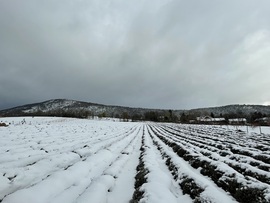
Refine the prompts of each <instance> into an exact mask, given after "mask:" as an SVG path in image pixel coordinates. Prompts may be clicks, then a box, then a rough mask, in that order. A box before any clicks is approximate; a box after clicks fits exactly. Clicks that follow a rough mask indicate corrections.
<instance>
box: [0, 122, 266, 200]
mask: <svg viewBox="0 0 270 203" xmlns="http://www.w3.org/2000/svg"><path fill="white" fill-rule="evenodd" d="M0 120H2V122H7V123H10V125H9V126H8V127H0V202H2V203H60V202H65V203H74V202H78V203H81V202H87V203H99V202H109V203H128V202H130V203H132V202H147V203H159V202H160V203H163V202H166V203H174V202H179V203H180V202H183V203H189V202H197V203H198V202H209V203H210V202H213V203H214V202H216V203H219V202H224V203H231V202H245V203H248V202H256V203H258V202H266V203H267V202H268V203H269V202H270V134H268V133H269V129H268V128H264V129H263V134H259V133H258V132H257V130H256V129H255V130H254V129H251V130H249V131H248V133H247V132H246V129H245V127H243V128H242V129H240V128H237V129H234V128H233V127H227V126H210V125H208V126H206V125H181V124H165V123H164V124H160V123H136V122H113V121H104V120H103V121H98V120H81V119H71V118H69V119H68V118H56V117H53V118H48V117H47V118H38V117H36V118H31V117H26V118H2V119H0Z"/></svg>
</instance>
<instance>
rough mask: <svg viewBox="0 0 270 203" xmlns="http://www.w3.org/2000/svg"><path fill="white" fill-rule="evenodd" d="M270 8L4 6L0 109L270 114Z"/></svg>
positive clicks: (262, 4)
mask: <svg viewBox="0 0 270 203" xmlns="http://www.w3.org/2000/svg"><path fill="white" fill-rule="evenodd" d="M269 8H270V3H269V2H268V1H266V0H264V1H259V2H255V1H251V0H250V1H249V0H248V1H243V0H240V1H237V2H235V1H222V2H221V1H210V0H208V1H195V0H191V1H176V0H171V1H170V0H157V1H143V0H140V1H122V0H116V1H109V0H102V1H94V0H91V1H86V0H68V1H61V0H60V1H52V0H47V1H34V0H27V1H19V0H10V1H1V2H0V44H1V46H0V70H1V74H0V100H1V101H0V109H1V108H6V107H11V106H15V105H19V104H24V103H31V102H38V101H42V100H47V99H50V98H69V99H77V100H84V101H92V102H99V103H104V104H116V105H126V106H137V107H153V108H173V109H182V108H195V107H202V106H216V105H225V104H230V103H256V104H268V103H269V102H270V96H269V94H267V91H268V88H269V86H270V82H269V79H268V76H269V75H270V69H269V68H268V66H269V64H270V59H269V55H270V28H269V25H270V24H269V22H268V21H269V20H268V19H270V18H269V17H270V16H269V15H270V14H269V13H270V12H269Z"/></svg>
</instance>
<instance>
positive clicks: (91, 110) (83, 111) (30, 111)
mask: <svg viewBox="0 0 270 203" xmlns="http://www.w3.org/2000/svg"><path fill="white" fill-rule="evenodd" d="M149 112H152V113H153V112H154V113H156V115H155V116H156V117H157V116H158V117H170V119H172V117H173V116H174V117H175V120H177V119H179V118H180V117H181V115H183V114H187V115H189V119H194V118H196V117H198V116H206V115H212V116H215V117H222V116H229V117H246V118H247V117H250V116H252V114H260V117H263V116H270V106H265V105H250V104H230V105H225V106H218V107H206V108H196V109H190V110H168V109H152V108H136V107H125V106H116V105H105V104H98V103H92V102H85V101H77V100H69V99H50V100H46V101H43V102H38V103H32V104H26V105H22V106H17V107H13V108H9V109H4V110H0V116H2V117H10V116H33V115H35V116H42V115H46V116H49V115H53V116H69V117H73V116H75V117H76V115H78V114H80V115H81V117H88V116H103V117H123V116H124V115H125V116H126V117H137V118H141V117H143V116H145V114H147V113H149ZM257 116H258V115H257Z"/></svg>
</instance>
